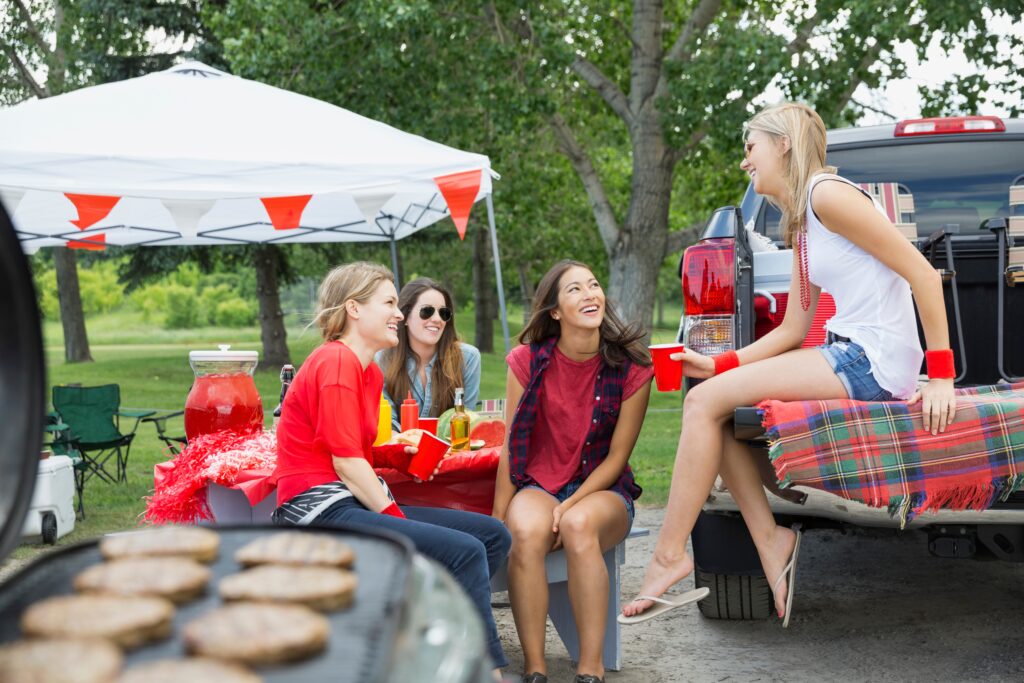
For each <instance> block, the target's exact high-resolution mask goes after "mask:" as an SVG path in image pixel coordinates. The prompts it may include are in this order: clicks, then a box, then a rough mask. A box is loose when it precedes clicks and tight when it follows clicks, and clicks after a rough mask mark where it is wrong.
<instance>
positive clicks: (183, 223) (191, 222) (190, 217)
mask: <svg viewBox="0 0 1024 683" xmlns="http://www.w3.org/2000/svg"><path fill="white" fill-rule="evenodd" d="M161 203H163V205H164V207H165V208H166V209H167V210H168V211H170V212H171V218H173V219H174V224H175V225H176V226H177V228H178V232H180V233H181V236H182V237H195V236H196V235H198V234H199V221H200V220H202V218H203V216H205V215H206V214H207V213H208V212H209V211H210V209H212V208H213V205H214V200H212V199H163V200H161Z"/></svg>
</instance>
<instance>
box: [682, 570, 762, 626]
mask: <svg viewBox="0 0 1024 683" xmlns="http://www.w3.org/2000/svg"><path fill="white" fill-rule="evenodd" d="M694 584H695V585H696V586H697V588H701V587H703V586H706V587H707V588H708V589H709V590H710V591H711V592H710V593H709V594H708V597H706V598H704V599H703V600H701V601H700V602H698V603H697V605H698V606H699V607H700V613H701V614H703V615H704V616H705V617H707V618H708V619H731V620H735V621H751V620H755V619H767V618H768V617H769V615H771V613H772V592H771V590H770V589H769V587H768V580H767V579H765V578H764V577H763V576H743V575H740V574H712V573H711V572H705V571H701V570H699V569H698V570H697V571H696V573H695V575H694Z"/></svg>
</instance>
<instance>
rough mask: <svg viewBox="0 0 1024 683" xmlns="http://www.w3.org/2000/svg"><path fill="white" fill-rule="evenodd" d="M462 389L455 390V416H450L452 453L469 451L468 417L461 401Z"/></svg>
mask: <svg viewBox="0 0 1024 683" xmlns="http://www.w3.org/2000/svg"><path fill="white" fill-rule="evenodd" d="M462 394H463V388H462V387H459V388H458V389H456V390H455V414H454V415H453V416H452V423H451V424H452V439H451V441H452V452H457V451H468V450H469V415H468V414H467V413H466V406H465V405H464V403H463V400H462Z"/></svg>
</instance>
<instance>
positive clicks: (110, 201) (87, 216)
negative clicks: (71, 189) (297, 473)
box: [64, 192, 121, 230]
mask: <svg viewBox="0 0 1024 683" xmlns="http://www.w3.org/2000/svg"><path fill="white" fill-rule="evenodd" d="M64 196H65V197H67V198H68V199H70V200H71V203H72V204H74V205H75V208H76V209H78V220H76V221H71V225H74V226H75V227H77V228H78V229H79V230H85V229H86V228H88V227H91V226H93V225H95V224H96V223H99V222H100V221H101V220H103V219H104V218H106V217H107V215H108V214H110V212H111V210H113V208H114V206H115V205H116V204H117V203H118V202H119V201H121V198H120V197H108V196H105V195H99V194H70V193H68V192H65V193H64Z"/></svg>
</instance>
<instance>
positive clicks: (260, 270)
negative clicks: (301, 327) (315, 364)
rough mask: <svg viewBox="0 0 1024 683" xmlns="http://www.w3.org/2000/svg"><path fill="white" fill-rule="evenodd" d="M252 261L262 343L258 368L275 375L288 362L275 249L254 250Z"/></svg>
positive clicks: (289, 358) (268, 246)
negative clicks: (254, 271)
mask: <svg viewBox="0 0 1024 683" xmlns="http://www.w3.org/2000/svg"><path fill="white" fill-rule="evenodd" d="M253 260H254V262H255V266H256V296H257V297H258V298H259V302H260V339H261V340H262V341H263V360H262V363H261V364H260V367H262V368H263V369H265V370H273V371H275V372H276V371H278V370H280V369H281V366H282V365H285V364H286V363H291V362H292V360H291V355H290V354H289V353H288V333H287V332H286V331H285V328H284V311H282V310H281V292H280V290H279V285H278V280H277V272H278V263H279V257H278V253H277V247H275V246H274V245H272V244H261V245H259V246H257V247H255V255H254V257H253Z"/></svg>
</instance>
